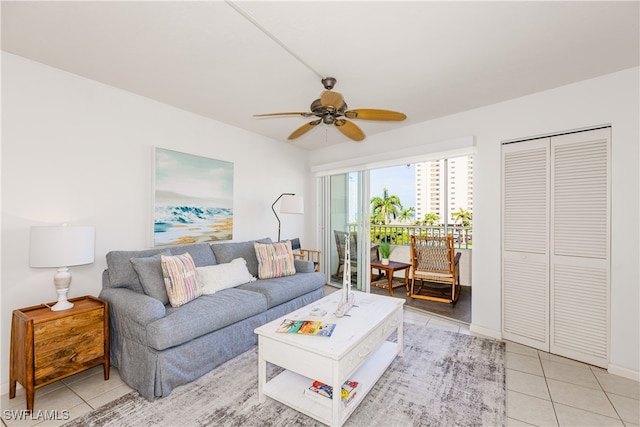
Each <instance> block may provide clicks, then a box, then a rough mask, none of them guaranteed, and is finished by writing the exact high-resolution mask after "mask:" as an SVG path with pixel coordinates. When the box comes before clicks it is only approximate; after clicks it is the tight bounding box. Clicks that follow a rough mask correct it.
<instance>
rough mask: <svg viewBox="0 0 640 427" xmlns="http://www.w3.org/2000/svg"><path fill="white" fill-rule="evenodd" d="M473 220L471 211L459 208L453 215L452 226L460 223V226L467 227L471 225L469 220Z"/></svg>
mask: <svg viewBox="0 0 640 427" xmlns="http://www.w3.org/2000/svg"><path fill="white" fill-rule="evenodd" d="M472 219H473V215H472V214H471V211H469V210H466V209H463V208H460V210H458V211H457V212H454V213H453V220H454V224H456V223H457V222H458V221H460V224H461V225H463V226H465V227H469V226H470V225H471V220H472Z"/></svg>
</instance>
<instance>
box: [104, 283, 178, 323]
mask: <svg viewBox="0 0 640 427" xmlns="http://www.w3.org/2000/svg"><path fill="white" fill-rule="evenodd" d="M100 298H102V299H104V300H106V301H108V302H109V308H110V309H111V311H112V312H113V314H114V315H115V317H117V318H127V319H130V320H133V321H134V322H136V323H138V324H140V325H148V324H149V323H151V322H153V321H154V320H158V319H161V318H163V317H165V315H166V310H165V307H164V304H162V302H160V301H158V300H157V299H155V298H152V297H150V296H148V295H145V294H140V293H137V292H134V291H132V290H130V289H126V288H109V289H103V290H102V292H100ZM112 317H113V316H112Z"/></svg>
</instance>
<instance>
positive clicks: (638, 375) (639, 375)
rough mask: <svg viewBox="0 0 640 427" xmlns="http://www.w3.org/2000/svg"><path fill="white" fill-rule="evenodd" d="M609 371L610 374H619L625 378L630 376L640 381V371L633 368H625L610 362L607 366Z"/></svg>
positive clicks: (631, 378)
mask: <svg viewBox="0 0 640 427" xmlns="http://www.w3.org/2000/svg"><path fill="white" fill-rule="evenodd" d="M607 371H608V372H609V373H610V374H613V375H617V376H619V377H624V378H628V379H630V380H633V381H637V382H640V372H638V371H634V370H631V369H628V368H623V367H621V366H616V365H612V364H609V365H608V366H607Z"/></svg>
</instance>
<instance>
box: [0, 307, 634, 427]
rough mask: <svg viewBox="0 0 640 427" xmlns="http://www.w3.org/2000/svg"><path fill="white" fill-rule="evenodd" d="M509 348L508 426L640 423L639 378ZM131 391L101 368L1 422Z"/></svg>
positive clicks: (435, 321)
mask: <svg viewBox="0 0 640 427" xmlns="http://www.w3.org/2000/svg"><path fill="white" fill-rule="evenodd" d="M405 321H406V322H410V323H416V324H419V325H423V326H425V327H427V328H438V329H444V330H448V331H452V332H457V333H461V334H470V332H469V327H468V326H467V325H465V324H462V323H456V322H451V321H448V320H446V319H444V318H440V317H435V316H430V315H428V313H425V312H422V311H418V310H415V309H411V308H405ZM506 350H507V352H506V374H507V375H506V376H507V425H510V426H640V409H639V408H640V383H638V382H635V381H632V380H629V379H626V378H622V377H618V376H616V375H611V374H609V373H607V372H606V371H605V370H604V369H600V368H596V367H594V366H590V365H585V364H583V363H579V362H576V361H573V360H570V359H565V358H563V357H559V356H556V355H553V354H549V353H545V352H541V351H538V350H535V349H532V348H530V347H525V346H523V345H520V344H516V343H513V342H509V341H507V342H506ZM130 391H131V388H129V387H128V386H127V385H126V384H125V383H124V382H123V381H122V380H121V379H120V376H119V375H118V370H117V369H115V368H112V369H111V373H110V379H109V381H104V379H103V375H102V367H96V368H93V369H90V370H88V371H85V372H82V373H80V374H77V375H74V376H72V377H69V378H66V379H64V380H61V381H58V382H56V383H54V384H51V385H48V386H46V387H43V388H41V389H38V390H36V408H35V409H36V410H35V411H34V414H33V416H32V417H29V416H25V412H24V411H23V410H24V409H25V393H24V389H22V388H20V389H19V390H18V392H17V396H16V398H15V399H11V400H10V399H9V395H8V394H3V395H2V397H1V400H0V402H1V407H2V424H3V425H4V426H7V427H12V426H35V425H37V426H42V427H44V426H56V425H62V424H64V423H65V422H67V421H68V420H69V419H73V418H76V417H79V416H81V415H83V414H85V413H87V412H89V411H91V410H92V409H94V408H97V407H98V406H101V405H103V404H105V403H107V402H110V401H112V400H114V399H116V398H118V397H120V396H122V395H124V394H126V393H128V392H130ZM56 411H57V412H56ZM63 411H68V412H63ZM50 418H58V419H50ZM63 418H64V419H63Z"/></svg>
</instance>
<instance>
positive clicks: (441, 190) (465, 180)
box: [370, 156, 473, 248]
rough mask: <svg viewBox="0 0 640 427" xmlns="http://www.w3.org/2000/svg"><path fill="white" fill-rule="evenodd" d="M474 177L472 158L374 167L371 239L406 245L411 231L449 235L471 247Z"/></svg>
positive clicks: (372, 173)
mask: <svg viewBox="0 0 640 427" xmlns="http://www.w3.org/2000/svg"><path fill="white" fill-rule="evenodd" d="M472 176H473V158H472V156H463V157H455V158H449V159H442V160H436V161H428V162H422V163H415V164H409V165H401V166H394V167H389V168H382V169H375V170H372V171H371V174H370V188H371V197H370V200H371V217H370V224H371V241H372V242H381V241H387V242H389V243H391V244H398V245H406V244H408V243H409V235H410V234H422V235H426V234H429V235H447V234H449V235H452V236H453V237H454V240H455V242H456V245H457V246H458V247H464V248H471V245H472V234H471V227H472V220H473V185H472Z"/></svg>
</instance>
